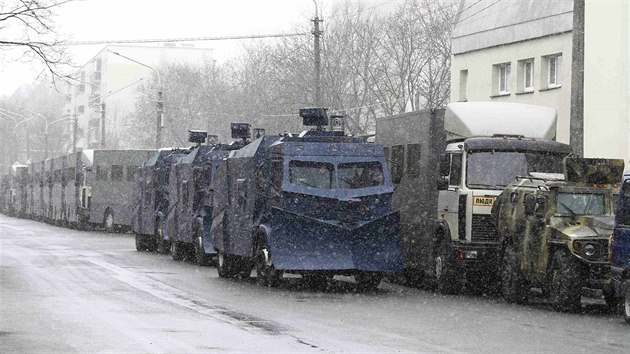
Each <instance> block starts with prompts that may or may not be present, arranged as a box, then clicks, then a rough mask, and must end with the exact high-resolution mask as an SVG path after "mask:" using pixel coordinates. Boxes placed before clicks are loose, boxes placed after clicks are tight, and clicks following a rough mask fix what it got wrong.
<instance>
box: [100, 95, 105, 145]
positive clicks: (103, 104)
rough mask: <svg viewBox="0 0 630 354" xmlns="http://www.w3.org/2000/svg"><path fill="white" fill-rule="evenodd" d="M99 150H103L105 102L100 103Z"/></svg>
mask: <svg viewBox="0 0 630 354" xmlns="http://www.w3.org/2000/svg"><path fill="white" fill-rule="evenodd" d="M101 149H105V102H103V103H101Z"/></svg>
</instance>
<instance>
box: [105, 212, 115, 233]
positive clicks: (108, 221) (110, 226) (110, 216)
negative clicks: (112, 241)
mask: <svg viewBox="0 0 630 354" xmlns="http://www.w3.org/2000/svg"><path fill="white" fill-rule="evenodd" d="M103 228H104V229H105V231H106V232H109V233H112V232H114V213H112V211H111V209H109V208H107V210H105V215H104V216H103Z"/></svg>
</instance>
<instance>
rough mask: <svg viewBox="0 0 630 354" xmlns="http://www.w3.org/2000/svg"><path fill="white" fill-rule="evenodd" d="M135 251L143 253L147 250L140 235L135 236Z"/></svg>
mask: <svg viewBox="0 0 630 354" xmlns="http://www.w3.org/2000/svg"><path fill="white" fill-rule="evenodd" d="M135 236H136V251H138V252H144V251H146V250H147V245H146V243H145V242H144V238H143V237H142V235H138V234H136V235H135Z"/></svg>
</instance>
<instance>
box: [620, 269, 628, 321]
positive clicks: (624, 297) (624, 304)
mask: <svg viewBox="0 0 630 354" xmlns="http://www.w3.org/2000/svg"><path fill="white" fill-rule="evenodd" d="M622 289H624V291H623V293H622V302H621V304H622V306H621V311H622V313H623V319H624V320H626V322H627V323H628V324H630V280H626V281H625V282H624V285H623V287H622Z"/></svg>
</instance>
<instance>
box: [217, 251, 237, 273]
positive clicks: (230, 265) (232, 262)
mask: <svg viewBox="0 0 630 354" xmlns="http://www.w3.org/2000/svg"><path fill="white" fill-rule="evenodd" d="M218 253H219V261H218V264H217V271H218V273H219V277H221V278H234V277H235V276H236V275H237V274H238V266H237V263H238V262H236V257H235V256H233V255H231V254H225V253H223V252H218Z"/></svg>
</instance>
